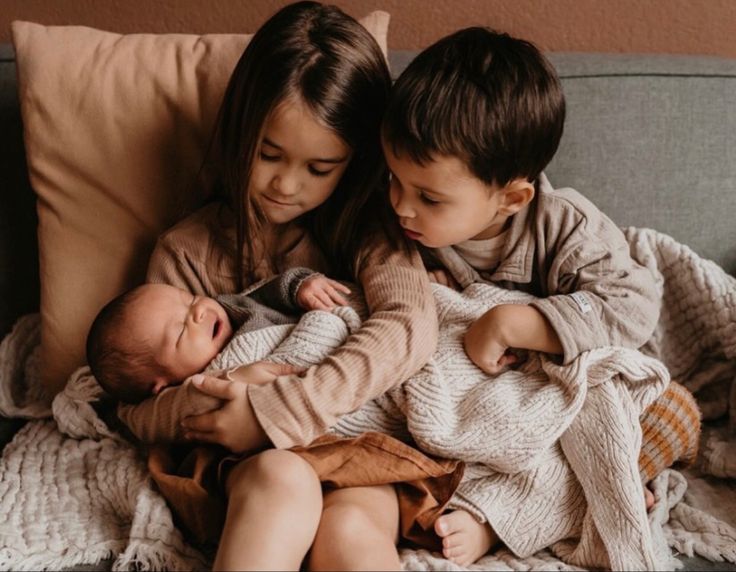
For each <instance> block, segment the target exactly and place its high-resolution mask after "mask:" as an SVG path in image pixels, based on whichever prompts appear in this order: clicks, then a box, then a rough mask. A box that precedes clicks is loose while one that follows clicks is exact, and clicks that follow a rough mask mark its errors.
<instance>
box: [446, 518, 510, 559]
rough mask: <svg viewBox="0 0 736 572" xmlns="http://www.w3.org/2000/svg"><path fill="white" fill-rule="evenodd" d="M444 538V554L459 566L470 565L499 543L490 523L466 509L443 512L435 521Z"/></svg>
mask: <svg viewBox="0 0 736 572" xmlns="http://www.w3.org/2000/svg"><path fill="white" fill-rule="evenodd" d="M434 531H435V532H436V533H437V535H438V536H439V537H440V538H442V555H443V556H444V557H445V558H447V559H448V560H451V561H452V562H454V563H455V564H457V565H459V566H469V565H470V564H472V563H473V562H475V561H476V560H478V558H480V557H481V556H483V555H484V554H486V553H487V552H488V551H489V550H490V549H491V548H493V546H495V545H496V544H498V536H496V533H494V532H493V529H492V528H491V527H490V525H489V524H488V523H480V522H478V521H477V520H475V518H474V517H473V516H472V515H471V514H470V513H469V512H466V511H464V510H455V511H453V512H449V513H447V514H443V515H442V516H441V517H439V518H438V519H437V520H436V521H435V523H434Z"/></svg>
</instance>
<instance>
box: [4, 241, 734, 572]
mask: <svg viewBox="0 0 736 572" xmlns="http://www.w3.org/2000/svg"><path fill="white" fill-rule="evenodd" d="M629 238H630V241H631V243H632V251H633V252H634V253H635V255H636V256H637V257H638V258H639V259H640V260H642V261H644V262H645V263H646V264H647V265H649V266H650V267H651V268H652V269H653V270H655V271H656V272H657V273H658V275H659V276H661V286H662V291H663V299H664V311H663V316H662V324H661V327H660V329H659V330H658V333H657V335H656V336H655V337H654V339H653V342H652V344H651V345H650V347H649V348H648V349H649V350H650V351H651V352H654V353H655V355H657V356H658V357H660V358H661V359H662V360H663V361H664V362H665V363H666V364H667V366H668V367H669V368H670V369H671V371H672V372H673V374H674V375H675V376H677V378H678V379H680V380H682V381H684V382H685V383H686V385H689V386H690V387H691V389H693V390H700V389H704V388H714V387H715V388H718V389H717V390H713V389H711V391H710V392H711V393H713V394H719V393H720V392H721V391H722V390H724V389H727V390H728V391H730V388H731V386H732V385H733V379H734V376H733V373H734V368H733V363H734V356H736V298H735V297H736V285H735V284H734V282H735V281H734V279H733V278H731V277H728V276H727V275H725V273H723V272H722V271H721V270H720V269H719V268H717V267H716V266H714V265H712V264H710V263H708V262H706V261H703V260H701V259H699V258H698V257H697V256H695V255H694V254H692V252H690V251H689V250H688V249H686V248H685V247H682V246H681V245H678V244H677V243H675V242H674V241H672V240H671V239H668V238H667V237H664V236H662V235H658V234H656V233H653V232H651V231H634V230H631V231H630V232H629ZM436 294H437V301H438V307H439V308H440V319H441V322H442V324H443V326H442V331H441V345H440V348H439V349H438V353H437V354H436V355H435V359H434V360H433V361H432V362H431V363H430V364H428V366H427V367H425V368H424V369H423V370H422V371H421V372H420V373H419V374H417V375H416V376H415V377H414V378H412V379H411V380H410V381H409V382H407V383H406V384H404V386H403V387H402V388H400V389H398V390H395V391H392V392H391V393H390V394H388V395H386V396H384V397H383V398H381V399H379V400H377V401H376V402H374V403H371V404H370V405H369V406H367V407H366V408H363V409H361V410H359V411H358V412H356V413H355V414H352V415H350V416H347V417H345V418H343V419H342V420H341V422H340V424H339V425H338V427H336V431H337V432H339V433H342V434H353V433H355V432H359V431H360V430H362V429H364V428H369V427H370V428H376V426H381V427H383V428H385V429H386V430H388V431H391V432H394V433H396V432H398V433H399V434H402V433H403V434H406V432H407V431H408V432H410V433H411V434H412V435H413V436H414V437H415V438H416V439H417V441H418V442H420V444H421V445H422V446H423V447H424V448H426V449H427V450H428V451H430V452H432V453H435V454H445V455H447V456H452V457H458V456H459V457H462V458H464V459H465V460H467V461H470V462H471V464H470V466H469V470H468V473H467V474H468V478H466V480H465V481H464V482H463V485H462V486H461V490H460V491H459V494H458V496H457V498H456V499H455V504H456V506H459V507H462V508H465V509H466V510H470V511H472V512H474V513H475V514H476V515H477V516H479V517H480V518H486V519H488V520H490V521H491V522H492V523H493V525H494V527H496V528H497V530H498V531H499V533H500V534H501V536H502V538H504V539H505V540H506V541H507V542H508V543H509V545H510V546H512V547H513V548H514V550H515V551H516V553H517V554H519V555H521V556H514V555H513V554H512V553H511V552H509V551H508V550H503V551H501V552H499V553H497V554H495V555H493V556H487V557H485V558H483V559H482V560H481V561H480V562H479V563H478V566H479V567H483V568H486V569H488V568H492V569H508V570H511V569H513V570H530V569H552V568H554V569H575V566H574V564H575V563H577V564H578V565H588V566H589V565H590V563H591V562H597V563H598V564H599V565H604V566H605V565H608V566H611V565H613V566H614V567H623V568H628V569H634V568H654V567H662V566H664V567H668V566H670V565H671V563H670V562H668V561H667V560H666V556H665V555H664V554H663V553H662V552H657V551H656V550H655V548H656V547H660V549H661V548H662V547H663V546H664V545H665V539H666V541H667V542H668V543H669V545H670V546H672V547H674V548H675V549H677V550H679V551H681V552H683V553H686V554H690V555H692V554H693V553H694V552H697V553H699V554H702V555H704V556H706V557H708V558H711V559H719V558H726V559H729V560H731V561H736V531H734V530H733V529H732V528H731V527H729V526H728V525H725V524H724V523H721V522H719V521H717V520H716V519H714V518H713V517H710V516H709V515H707V514H705V513H701V512H699V511H697V510H695V509H692V508H691V507H689V506H688V505H687V504H686V503H684V502H682V500H681V499H682V497H683V494H684V490H685V488H686V482H685V480H684V478H683V477H682V476H681V475H680V474H679V473H677V472H674V471H667V472H665V473H664V474H663V475H661V476H660V477H658V478H657V479H656V480H655V483H654V487H655V492H656V493H657V496H658V498H659V499H660V500H659V502H658V503H657V506H656V507H655V509H654V510H653V511H652V513H650V515H649V526H647V523H646V515H645V514H644V512H643V502H642V500H641V489H640V487H638V485H637V480H638V470H637V467H636V453H637V452H638V438H639V437H638V427H639V425H638V422H633V421H635V420H636V419H637V417H638V412H639V411H640V410H641V408H643V407H645V406H646V404H647V403H649V402H650V401H651V400H652V399H654V398H655V397H656V396H657V395H658V393H659V391H661V389H662V386H663V384H664V380H665V379H666V372H664V370H663V369H662V368H661V366H660V365H659V364H658V362H657V361H655V360H652V359H649V358H645V357H644V356H642V355H640V354H637V353H636V352H628V351H626V350H621V349H616V348H607V349H602V350H596V351H595V352H589V353H588V354H586V355H585V356H583V357H581V359H580V360H578V361H576V362H575V364H574V365H573V366H572V367H569V368H560V367H558V366H556V365H555V364H553V363H552V362H549V361H547V360H544V359H542V358H540V357H539V356H532V357H531V359H530V360H529V361H528V362H527V363H526V364H525V366H524V368H523V369H522V370H520V371H518V372H507V373H505V374H503V375H502V376H499V377H498V378H496V379H493V380H489V379H488V378H487V377H485V376H482V375H481V374H479V372H478V370H476V369H475V368H474V367H473V366H472V364H470V362H469V361H467V358H466V357H465V355H464V352H462V346H461V345H460V342H459V337H458V336H459V332H460V331H461V328H462V324H463V321H464V320H469V319H471V317H472V315H473V312H480V311H482V309H483V305H484V304H486V305H487V304H489V303H494V302H495V303H499V301H500V300H502V299H503V300H504V301H505V302H508V301H514V300H516V301H517V302H523V298H524V296H523V295H519V294H518V293H517V294H510V293H508V292H503V291H498V290H497V289H493V288H492V287H487V286H483V285H477V286H473V287H471V288H469V289H467V290H466V292H465V293H463V295H460V294H457V293H454V292H451V291H449V290H447V289H444V288H441V287H437V289H436ZM509 297H511V298H512V299H511V300H509ZM673 301H676V302H677V303H676V304H675V303H673ZM485 307H486V308H487V306H485ZM319 314H321V313H311V316H312V317H311V318H309V319H310V320H313V323H312V326H314V325H315V324H317V322H314V320H315V317H314V315H319ZM324 316H329V320H331V321H332V322H333V323H338V322H340V321H342V323H343V326H342V330H343V331H342V333H340V336H341V335H346V334H347V330H348V328H349V327H355V317H354V316H353V317H348V316H347V313H346V312H345V311H342V316H340V315H327V314H324ZM317 317H319V316H317ZM683 321H686V322H687V323H685V324H683ZM305 324H306V323H305ZM300 326H301V324H300ZM300 326H297V328H296V329H295V331H294V332H293V334H295V333H296V332H297V330H298V329H299V327H300ZM312 326H309V327H312ZM683 330H686V332H687V335H685V334H683ZM301 331H302V338H301V339H300V338H299V336H289V337H287V338H286V340H285V341H284V343H283V344H282V345H281V347H280V348H278V350H277V351H276V352H275V355H274V356H273V357H274V358H275V359H278V354H280V355H281V356H282V357H283V358H284V360H285V361H289V360H288V359H285V358H286V356H292V359H301V360H303V361H304V362H305V363H310V360H312V359H318V357H319V352H316V353H315V351H314V349H315V348H317V347H318V346H320V344H323V345H325V347H327V346H329V345H332V346H333V347H334V344H335V343H339V339H340V336H337V337H336V336H335V335H334V333H331V334H330V336H328V337H330V339H331V341H329V340H324V339H322V338H320V337H319V336H320V335H323V334H324V333H325V332H327V331H328V330H327V329H325V328H321V329H319V330H309V328H307V329H303V330H301ZM273 333H274V332H272V333H271V334H273ZM313 334H317V337H316V338H315V337H314V335H313ZM37 336H38V323H37V318H35V317H27V318H24V319H22V320H21V321H19V323H18V324H17V325H16V328H15V329H14V331H13V333H12V334H11V335H10V336H9V337H8V338H6V340H5V341H4V342H3V344H2V346H1V347H0V376H1V377H0V412H1V413H3V414H4V415H8V416H25V417H29V418H34V419H43V418H44V417H48V416H49V415H50V411H49V410H48V408H44V406H43V400H42V399H41V398H40V395H39V392H38V385H37V384H36V383H35V381H36V379H37V377H36V376H35V375H34V371H35V358H34V355H35V354H34V353H33V351H32V350H33V348H35V347H36V345H37V343H38V339H37ZM304 336H306V340H307V344H311V346H310V349H308V351H307V349H305V348H307V346H305V345H304V343H305V338H304ZM272 337H273V336H272ZM281 337H283V336H276V338H281ZM274 339H275V338H274ZM297 340H299V341H297ZM336 340H337V341H336ZM289 343H292V344H297V343H298V344H302V345H301V346H300V347H302V352H301V354H299V353H298V352H293V351H288V352H287V351H284V350H286V349H287V347H288V344H289ZM244 347H250V348H253V347H260V348H261V350H259V352H258V353H260V352H267V353H270V352H271V350H273V349H274V345H272V344H269V343H267V344H265V345H263V344H261V346H254V345H252V344H246V345H245V346H244ZM294 347H296V346H293V347H292V349H293V348H294ZM224 357H225V356H223V358H224ZM253 357H254V358H255V359H260V358H262V357H264V356H263V355H257V356H253ZM704 365H707V366H709V367H703V366H704ZM714 372H720V373H714ZM729 376H730V377H729ZM729 383H730V384H731V385H729ZM698 393H700V392H699V391H698ZM98 395H99V389H98V388H97V386H96V384H95V383H94V380H92V379H91V378H90V377H89V375H88V374H87V373H86V370H85V369H82V370H80V371H79V372H77V373H76V374H75V376H73V377H72V379H71V380H70V382H69V385H68V387H67V389H66V390H65V392H64V393H62V394H61V395H59V396H58V397H57V398H56V400H55V402H54V411H53V416H54V420H50V419H49V420H38V421H33V422H31V423H29V424H28V425H26V426H25V427H24V428H23V429H21V431H20V432H19V433H18V434H17V435H16V438H15V439H14V441H13V442H12V443H11V444H10V445H9V446H8V447H7V448H6V451H5V453H4V455H3V459H2V462H0V568H3V569H9V568H12V569H36V568H40V567H51V568H58V567H61V566H73V565H75V564H80V563H89V562H95V561H97V560H99V559H100V558H103V557H106V556H110V557H113V558H114V564H113V566H114V568H116V569H125V568H129V567H131V566H136V567H139V568H141V569H161V568H175V569H190V568H202V567H206V559H205V558H204V557H203V556H202V555H201V554H199V553H198V552H196V551H195V550H193V549H191V548H190V547H188V546H187V545H186V544H185V543H184V541H183V540H182V538H181V535H180V534H179V533H178V531H177V530H176V529H175V528H174V526H173V524H172V520H171V515H170V513H169V511H168V509H167V507H166V506H165V503H164V502H163V500H162V499H161V497H160V496H158V495H157V494H156V492H155V490H154V489H153V487H152V485H151V482H150V479H149V478H148V477H147V475H146V473H145V466H144V464H143V462H142V460H141V459H140V458H139V457H138V455H137V454H136V452H135V450H134V449H133V448H132V447H131V446H130V445H129V444H128V443H127V442H125V441H123V440H121V439H120V438H118V437H117V435H115V434H114V433H111V432H110V431H109V430H108V429H107V427H106V426H105V424H104V423H102V421H100V420H99V418H98V416H97V414H96V411H95V410H94V409H93V408H92V407H91V405H90V403H93V402H94V401H95V400H96V398H97V397H98ZM721 397H722V402H723V401H725V402H728V397H727V395H726V394H722V395H721ZM713 403H718V400H717V399H715V400H713ZM714 407H715V406H714ZM706 413H707V411H706ZM619 414H622V415H623V417H621V416H619ZM625 419H628V421H624V420H625ZM406 420H408V421H406ZM530 420H531V421H530ZM632 420H633V421H632ZM491 421H495V422H491ZM599 423H600V424H602V426H604V427H606V428H607V429H606V430H607V431H610V430H611V429H612V428H614V427H615V428H617V431H618V432H617V433H616V435H617V440H618V442H619V443H620V445H621V446H620V447H619V446H616V447H613V448H611V447H610V446H608V445H607V444H606V443H599V442H597V441H596V438H595V436H596V435H600V434H601V433H600V432H601V429H600V427H599V426H598V424H599ZM631 427H634V428H635V429H634V430H632V429H631ZM727 437H728V435H727V434H726V433H725V432H721V433H719V434H718V436H717V439H719V441H717V442H715V444H714V445H712V446H709V447H708V448H707V449H706V451H705V453H706V465H707V466H714V467H715V466H718V467H719V468H718V470H720V471H727V470H728V463H727V462H726V461H725V460H724V459H723V458H722V457H721V452H720V451H722V448H721V449H719V448H718V444H719V443H726V445H727V446H728V445H729V444H730V442H729V441H728V440H727ZM558 438H559V440H558ZM593 454H595V455H599V454H603V455H604V458H605V459H606V462H611V463H612V465H609V466H608V468H613V469H615V470H611V471H609V474H603V471H596V470H595V469H592V468H591V466H590V463H589V460H590V458H591V457H590V455H593ZM609 455H614V457H610V456H609ZM708 463H709V465H708ZM719 463H720V464H719ZM550 475H552V476H554V478H552V479H550ZM542 476H544V479H542ZM535 479H536V480H535ZM489 483H490V485H489ZM524 483H526V484H527V486H526V488H525V487H524ZM534 483H537V485H536V486H534ZM619 483H623V484H622V485H621V484H619ZM591 487H596V495H597V496H598V497H599V500H600V501H601V502H598V503H596V502H595V501H594V502H593V503H591V505H590V506H589V505H587V504H586V503H585V500H584V498H583V496H582V494H581V490H583V489H585V490H591ZM599 487H603V488H599ZM520 490H523V491H526V493H528V494H527V496H524V497H523V498H518V494H517V495H514V494H513V492H514V491H516V492H517V493H518V491H520ZM605 491H608V493H606V492H605ZM545 493H547V494H545ZM549 493H552V494H549ZM609 495H610V496H609ZM592 498H595V495H593V497H592ZM604 498H605V499H606V500H601V499H604ZM521 500H523V501H524V502H519V501H521ZM535 503H536V504H535ZM540 503H541V504H540ZM545 503H546V504H545ZM512 507H516V508H513V509H512ZM525 507H536V508H537V510H539V509H540V508H541V509H543V510H547V512H543V513H541V514H542V515H543V516H545V518H541V519H540V518H539V517H537V516H536V515H537V513H535V511H534V510H531V509H528V510H524V508H525ZM596 507H597V508H596ZM517 508H518V510H517V512H512V510H516V509H517ZM555 511H557V512H555ZM550 515H554V516H552V517H550ZM584 515H586V516H584ZM565 516H566V517H567V519H565V518H564V517H565ZM510 517H513V518H510ZM622 518H623V519H624V521H625V522H626V523H627V524H628V525H627V526H622V521H621V520H620V519H622ZM566 530H567V531H570V530H571V531H574V536H575V537H576V538H580V539H581V540H580V541H575V542H566V543H563V542H556V543H554V542H555V540H560V539H562V538H563V537H564V536H565V535H566V533H565V531H566ZM551 543H554V544H553V548H554V550H555V553H556V555H557V556H553V554H552V552H550V551H548V550H542V551H538V550H537V549H538V548H539V547H540V546H547V545H549V544H551ZM614 549H617V550H619V551H617V552H616V553H613V552H612V551H613V550H614ZM560 557H562V558H563V559H564V560H565V561H566V562H567V564H565V563H563V561H562V560H561V559H560ZM402 559H403V562H404V565H405V566H406V567H407V568H409V569H423V570H430V569H437V570H443V569H457V567H455V566H454V565H451V564H450V563H448V562H447V561H445V560H443V559H441V558H439V557H438V556H437V555H436V554H429V553H427V552H425V551H403V552H402Z"/></svg>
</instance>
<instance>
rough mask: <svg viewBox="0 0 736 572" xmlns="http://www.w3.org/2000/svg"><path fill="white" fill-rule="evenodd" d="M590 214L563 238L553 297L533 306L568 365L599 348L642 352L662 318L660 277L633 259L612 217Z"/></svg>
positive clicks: (551, 281) (550, 281)
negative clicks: (558, 343) (659, 288)
mask: <svg viewBox="0 0 736 572" xmlns="http://www.w3.org/2000/svg"><path fill="white" fill-rule="evenodd" d="M591 207H592V205H591ZM592 208H593V209H594V208H595V207H592ZM585 214H586V218H585V219H584V220H582V221H580V222H579V223H578V224H577V225H576V226H575V228H574V229H573V230H572V232H570V233H569V235H567V236H566V237H565V238H564V239H560V237H558V240H559V241H560V243H561V246H560V247H559V248H558V251H557V254H556V255H555V256H554V258H553V259H552V260H551V263H550V264H549V268H550V270H549V273H548V276H547V277H546V280H547V285H546V286H547V291H548V292H550V295H548V296H547V297H545V298H540V299H538V300H535V301H534V302H532V303H531V304H530V305H531V306H532V307H534V308H536V309H537V310H539V311H540V312H541V313H542V314H543V315H544V317H545V318H546V319H547V320H548V322H549V323H550V325H551V327H552V328H553V329H554V331H555V333H556V334H557V336H558V338H559V340H560V344H561V345H562V350H563V353H564V362H565V363H567V362H569V361H571V360H573V359H574V358H575V357H577V356H578V355H580V353H582V352H584V351H587V350H590V349H593V348H597V347H602V346H622V347H627V348H634V349H636V348H639V347H641V346H642V345H644V344H645V343H646V342H647V341H648V340H649V338H650V337H651V335H652V333H653V332H654V328H655V327H656V324H657V320H658V319H659V311H660V304H661V297H660V295H659V293H658V291H657V286H656V282H655V278H654V276H653V275H652V274H651V272H650V271H649V270H648V269H647V268H645V267H643V266H641V265H640V264H638V263H637V262H636V261H635V260H634V259H633V258H632V257H631V254H630V250H629V244H628V242H627V241H626V238H625V237H624V235H623V233H622V232H621V230H620V229H619V228H618V227H617V226H616V225H615V224H614V223H613V222H612V221H611V220H610V219H609V218H608V217H606V216H605V215H604V214H603V213H601V212H600V211H598V210H597V209H595V210H594V211H593V212H586V213H585Z"/></svg>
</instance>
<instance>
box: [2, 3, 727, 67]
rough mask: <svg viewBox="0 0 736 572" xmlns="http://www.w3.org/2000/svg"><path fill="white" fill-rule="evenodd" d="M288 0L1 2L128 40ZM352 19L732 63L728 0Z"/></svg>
mask: <svg viewBox="0 0 736 572" xmlns="http://www.w3.org/2000/svg"><path fill="white" fill-rule="evenodd" d="M286 3H288V1H287V0H0V42H8V41H10V22H12V21H13V20H16V19H22V20H31V21H35V22H39V23H42V24H77V25H86V26H92V27H96V28H101V29H105V30H111V31H115V32H121V33H129V32H157V33H161V32H185V33H206V32H235V33H240V32H251V31H253V30H254V29H255V28H256V27H257V26H258V25H259V24H260V23H261V22H263V20H264V19H265V18H267V17H268V16H269V15H270V14H271V13H273V11H274V10H275V9H277V8H278V7H280V6H283V5H284V4H286ZM333 3H335V4H337V5H339V6H341V7H342V8H344V9H345V10H346V11H347V12H348V13H350V14H352V15H353V16H362V15H363V14H365V13H366V12H368V11H370V10H374V9H382V10H386V11H387V12H389V13H390V14H391V16H392V19H391V26H390V28H389V30H390V33H389V47H392V48H404V49H415V48H421V47H424V46H426V45H428V44H429V43H431V42H432V41H433V40H435V39H437V38H439V37H440V36H442V35H444V34H446V33H448V32H451V31H453V30H455V29H457V28H460V27H464V26H469V25H477V24H483V25H488V26H491V27H494V28H496V29H499V30H503V31H507V32H510V33H511V34H513V35H516V36H521V37H524V38H527V39H529V40H532V41H534V42H535V43H537V44H538V45H539V46H540V47H542V48H544V49H547V50H555V51H596V52H662V53H691V54H715V55H722V56H730V57H736V39H734V34H736V0H441V1H438V0H333Z"/></svg>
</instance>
